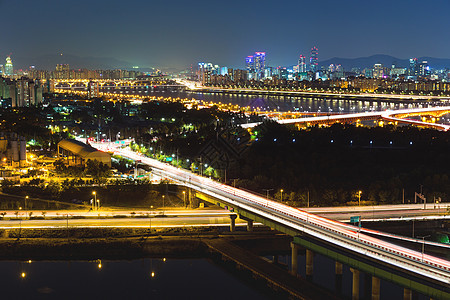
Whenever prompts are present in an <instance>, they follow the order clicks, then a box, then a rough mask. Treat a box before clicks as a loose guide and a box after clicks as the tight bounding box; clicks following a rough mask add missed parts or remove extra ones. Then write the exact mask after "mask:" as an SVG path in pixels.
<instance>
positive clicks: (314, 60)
mask: <svg viewBox="0 0 450 300" xmlns="http://www.w3.org/2000/svg"><path fill="white" fill-rule="evenodd" d="M318 55H319V50H318V49H317V48H316V47H312V49H311V58H310V59H309V64H310V70H311V72H313V73H315V72H317V71H318V70H319V57H318Z"/></svg>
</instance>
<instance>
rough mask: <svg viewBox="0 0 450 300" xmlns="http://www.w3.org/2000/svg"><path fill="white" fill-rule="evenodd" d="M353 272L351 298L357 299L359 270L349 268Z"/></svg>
mask: <svg viewBox="0 0 450 300" xmlns="http://www.w3.org/2000/svg"><path fill="white" fill-rule="evenodd" d="M350 271H351V272H352V273H353V283H352V300H359V270H356V269H353V268H350Z"/></svg>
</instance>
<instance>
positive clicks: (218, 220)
mask: <svg viewBox="0 0 450 300" xmlns="http://www.w3.org/2000/svg"><path fill="white" fill-rule="evenodd" d="M228 215H229V213H228ZM150 216H151V218H149V217H134V218H105V219H97V218H92V219H72V218H69V219H68V220H67V219H64V218H61V219H57V220H53V219H50V220H49V219H47V220H14V219H13V220H6V221H0V229H17V228H30V229H31V228H33V229H34V228H66V227H70V228H73V227H82V228H94V227H114V228H120V227H124V228H165V227H168V228H174V227H180V228H184V227H209V226H229V224H230V218H229V217H228V216H224V215H222V216H210V217H209V216H195V217H161V215H155V214H150ZM246 224H247V223H246V222H245V221H243V220H239V221H238V223H237V225H246Z"/></svg>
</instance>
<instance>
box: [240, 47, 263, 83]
mask: <svg viewBox="0 0 450 300" xmlns="http://www.w3.org/2000/svg"><path fill="white" fill-rule="evenodd" d="M245 66H246V69H247V71H248V74H249V78H250V79H256V80H259V79H263V78H264V76H265V68H266V52H255V54H254V55H250V56H247V57H246V58H245Z"/></svg>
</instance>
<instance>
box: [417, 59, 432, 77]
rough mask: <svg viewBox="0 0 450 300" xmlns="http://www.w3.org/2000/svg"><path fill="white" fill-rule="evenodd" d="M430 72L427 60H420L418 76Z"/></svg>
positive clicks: (426, 74)
mask: <svg viewBox="0 0 450 300" xmlns="http://www.w3.org/2000/svg"><path fill="white" fill-rule="evenodd" d="M430 74H431V69H430V66H429V65H428V62H427V61H426V60H424V61H422V63H420V65H419V75H420V76H424V77H425V76H428V75H430Z"/></svg>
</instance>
